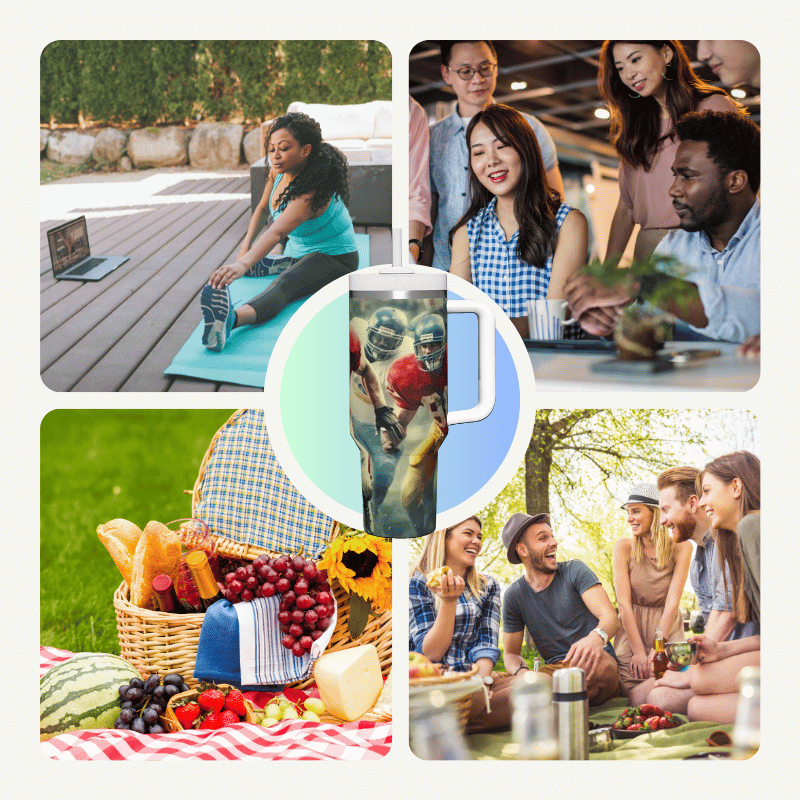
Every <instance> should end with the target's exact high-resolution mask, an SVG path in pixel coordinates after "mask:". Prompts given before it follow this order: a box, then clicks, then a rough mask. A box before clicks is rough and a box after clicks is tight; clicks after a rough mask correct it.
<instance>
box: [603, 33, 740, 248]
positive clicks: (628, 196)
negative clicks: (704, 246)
mask: <svg viewBox="0 0 800 800" xmlns="http://www.w3.org/2000/svg"><path fill="white" fill-rule="evenodd" d="M597 80H598V85H599V88H600V93H601V94H602V96H603V99H604V100H605V101H606V103H607V104H608V109H609V111H610V112H611V130H610V139H611V143H612V144H613V145H614V147H615V149H616V151H617V153H619V157H620V168H619V190H620V199H619V203H618V204H617V210H616V212H615V213H614V218H613V220H612V222H611V231H610V232H609V236H608V247H607V248H606V258H608V257H609V256H613V255H622V253H623V252H624V251H625V248H626V246H627V244H628V240H629V239H630V238H631V234H632V233H633V230H634V227H635V225H637V224H638V225H640V226H641V230H640V231H639V234H638V236H637V239H636V244H635V247H634V257H635V258H637V259H639V258H646V257H647V256H649V255H650V254H651V253H652V252H653V250H655V248H656V245H657V244H658V243H659V242H660V241H661V239H662V238H663V237H664V236H665V235H666V234H667V232H668V231H669V230H670V229H671V228H677V227H679V220H678V216H677V214H676V213H675V210H674V209H673V207H672V201H671V200H670V197H669V194H668V189H669V187H670V186H671V185H672V162H673V161H674V159H675V151H676V150H677V148H678V140H677V138H676V136H675V123H676V122H677V121H678V119H679V118H680V117H682V116H683V115H684V114H686V113H687V112H689V111H703V110H706V109H710V110H711V111H737V110H741V108H740V107H739V106H738V105H737V104H736V103H734V101H733V100H731V98H730V97H729V96H728V95H727V94H725V92H724V91H723V90H722V89H718V88H716V87H714V86H711V85H710V84H708V83H706V82H705V81H703V80H701V79H700V78H698V77H697V75H696V74H695V73H694V70H693V69H692V66H691V63H690V62H689V58H688V56H687V55H686V51H685V50H684V48H683V45H682V44H681V43H680V42H679V41H675V40H672V41H648V42H618V41H605V42H603V47H602V49H601V51H600V72H599V74H598V78H597Z"/></svg>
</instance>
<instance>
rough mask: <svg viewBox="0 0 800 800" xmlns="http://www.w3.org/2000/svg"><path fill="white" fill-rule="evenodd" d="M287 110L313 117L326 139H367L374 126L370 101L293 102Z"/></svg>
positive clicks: (373, 111)
mask: <svg viewBox="0 0 800 800" xmlns="http://www.w3.org/2000/svg"><path fill="white" fill-rule="evenodd" d="M288 110H289V111H290V112H291V111H299V112H302V113H303V114H308V116H309V117H311V118H312V119H315V120H316V121H317V122H318V123H319V125H320V128H322V138H323V139H326V140H328V141H337V140H340V139H369V137H370V136H372V131H373V129H374V127H375V109H374V108H373V107H372V104H371V103H362V104H360V105H353V106H330V105H327V104H324V103H300V102H295V103H292V104H291V105H290V106H289V109H288Z"/></svg>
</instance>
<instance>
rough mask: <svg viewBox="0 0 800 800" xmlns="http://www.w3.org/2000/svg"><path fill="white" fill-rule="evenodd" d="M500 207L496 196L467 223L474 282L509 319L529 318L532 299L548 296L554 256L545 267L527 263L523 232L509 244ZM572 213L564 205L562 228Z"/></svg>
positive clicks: (560, 211)
mask: <svg viewBox="0 0 800 800" xmlns="http://www.w3.org/2000/svg"><path fill="white" fill-rule="evenodd" d="M496 205H497V198H496V197H494V198H492V200H491V202H490V203H489V205H487V206H486V207H485V208H483V209H482V210H481V211H480V212H478V214H476V215H475V216H474V217H473V218H472V219H471V220H469V221H468V222H467V236H468V238H469V256H470V264H471V266H472V282H473V283H474V284H475V286H477V287H478V288H479V289H480V290H481V291H483V292H485V293H486V294H488V295H489V297H491V298H492V300H494V301H495V303H497V305H499V306H500V308H502V309H503V311H505V312H506V314H507V315H508V316H509V317H527V315H528V300H533V299H535V298H538V297H546V296H547V287H548V286H549V285H550V273H551V272H552V269H553V254H552V253H551V254H550V257H549V258H548V259H547V261H546V262H545V264H544V266H541V267H539V266H536V265H534V264H526V263H525V262H524V261H523V260H522V259H521V258H520V257H519V255H518V253H517V244H518V241H519V231H517V232H516V233H515V234H514V235H513V236H512V237H511V239H509V240H508V241H506V236H505V234H504V233H503V228H502V227H501V226H500V221H499V220H498V219H497V213H496V212H495V206H496ZM570 211H572V208H571V207H570V206H568V205H567V204H566V203H562V204H561V207H560V208H559V209H558V212H557V213H556V224H557V226H558V228H559V229H560V228H561V223H562V222H563V221H564V219H565V217H566V216H567V214H569V212H570Z"/></svg>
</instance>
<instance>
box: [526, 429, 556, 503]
mask: <svg viewBox="0 0 800 800" xmlns="http://www.w3.org/2000/svg"><path fill="white" fill-rule="evenodd" d="M550 434H551V431H550V428H549V426H548V424H547V420H546V419H543V418H541V417H540V414H537V415H536V425H535V426H534V428H533V435H532V436H531V441H530V444H529V445H528V449H527V451H526V452H525V510H526V511H527V513H528V514H531V515H534V514H542V513H547V514H549V513H550V467H551V466H552V463H553V449H552V441H553V439H552V436H551V435H550Z"/></svg>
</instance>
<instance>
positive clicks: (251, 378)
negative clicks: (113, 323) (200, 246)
mask: <svg viewBox="0 0 800 800" xmlns="http://www.w3.org/2000/svg"><path fill="white" fill-rule="evenodd" d="M356 243H357V245H358V268H359V269H362V268H363V267H367V266H369V236H368V235H367V234H366V233H357V234H356ZM276 277H277V275H270V276H269V277H266V278H246V277H245V278H240V279H239V280H238V281H234V282H233V283H232V284H231V286H230V291H231V300H232V301H233V306H234V308H236V307H238V306H241V305H244V304H245V303H246V302H247V301H248V300H251V299H252V298H253V297H255V296H256V295H258V294H261V292H263V291H264V290H265V289H266V288H267V286H269V285H270V283H272V281H274V280H275V278H276ZM304 302H305V298H303V299H302V300H296V301H295V302H294V303H292V304H291V305H288V306H287V307H286V308H284V309H283V311H281V312H280V314H278V315H277V316H275V317H273V318H272V319H271V320H270V321H269V322H265V323H264V324H263V325H246V326H244V327H242V328H236V329H235V330H233V331H232V332H231V335H230V337H229V339H228V341H227V343H226V344H225V349H224V350H223V351H222V352H221V353H214V352H212V351H211V350H208V349H207V348H205V347H203V316H202V313H201V312H200V299H199V295H198V299H197V317H198V319H199V320H200V321H199V323H198V325H197V327H196V328H195V329H194V331H193V332H192V335H191V336H190V337H189V338H188V340H187V341H186V344H184V345H183V347H181V349H180V350H179V351H178V353H177V354H176V355H175V358H173V359H172V363H171V364H170V365H169V367H167V369H165V370H164V374H165V375H185V376H187V377H189V378H202V379H203V380H207V381H215V382H218V383H236V384H240V385H242V386H256V387H258V388H259V389H263V388H264V380H265V378H266V376H267V364H269V357H270V356H271V355H272V349H273V347H275V342H277V341H278V336H280V334H281V331H282V330H283V328H284V326H285V325H286V323H287V322H288V321H289V320H290V319H291V317H292V314H294V312H295V311H297V309H298V308H300V306H301V305H302V304H303V303H304Z"/></svg>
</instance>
